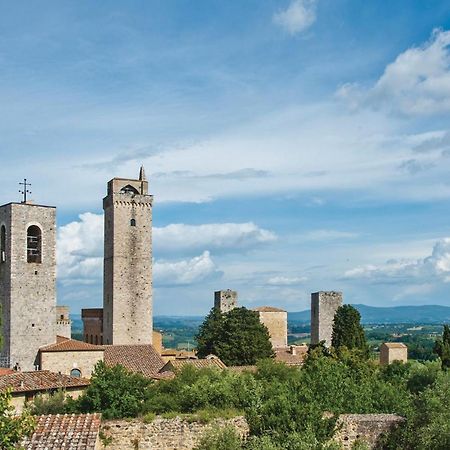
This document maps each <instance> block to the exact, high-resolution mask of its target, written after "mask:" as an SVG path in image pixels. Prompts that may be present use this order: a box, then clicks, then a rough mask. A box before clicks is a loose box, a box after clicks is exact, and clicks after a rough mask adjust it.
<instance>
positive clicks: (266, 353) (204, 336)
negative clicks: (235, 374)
mask: <svg viewBox="0 0 450 450" xmlns="http://www.w3.org/2000/svg"><path fill="white" fill-rule="evenodd" d="M196 339H197V343H198V345H197V352H198V356H199V357H201V358H204V357H205V356H207V355H209V354H211V353H212V354H214V355H216V356H218V357H219V358H220V359H221V360H222V361H223V362H224V363H225V364H227V365H230V366H245V365H253V364H256V361H257V360H259V359H263V358H271V357H273V350H272V344H271V343H270V336H269V331H268V330H267V328H266V327H265V326H264V325H263V324H262V323H261V322H260V320H259V317H258V314H257V313H256V312H254V311H250V310H249V309H247V308H235V309H233V310H231V311H229V312H228V313H225V314H221V313H220V312H219V311H217V310H215V308H213V310H211V312H210V313H209V315H208V316H207V317H206V319H205V321H204V322H203V324H202V325H201V327H200V330H199V333H198V335H197V336H196Z"/></svg>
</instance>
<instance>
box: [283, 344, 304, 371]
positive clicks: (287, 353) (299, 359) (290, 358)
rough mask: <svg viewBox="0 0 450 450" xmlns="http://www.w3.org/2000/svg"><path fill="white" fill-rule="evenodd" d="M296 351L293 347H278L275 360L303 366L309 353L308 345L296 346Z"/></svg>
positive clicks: (289, 364)
mask: <svg viewBox="0 0 450 450" xmlns="http://www.w3.org/2000/svg"><path fill="white" fill-rule="evenodd" d="M294 353H295V355H294V354H293V351H292V348H291V347H285V348H276V349H275V361H277V362H283V363H285V364H287V365H288V366H301V365H302V364H303V360H304V359H305V358H306V355H307V353H308V346H307V345H298V346H294Z"/></svg>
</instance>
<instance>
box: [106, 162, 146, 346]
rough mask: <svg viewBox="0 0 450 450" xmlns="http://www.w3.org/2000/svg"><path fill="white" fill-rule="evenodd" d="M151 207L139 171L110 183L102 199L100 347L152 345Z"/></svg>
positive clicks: (144, 181)
mask: <svg viewBox="0 0 450 450" xmlns="http://www.w3.org/2000/svg"><path fill="white" fill-rule="evenodd" d="M152 204H153V196H152V195H149V194H148V182H147V180H146V178H145V173H144V168H143V167H141V170H140V174H139V179H137V180H132V179H125V178H113V179H112V180H111V181H109V183H108V195H107V196H106V197H105V198H104V199H103V209H104V211H105V254H104V281H103V343H104V344H116V345H117V344H151V343H152V331H153V309H152V300H153V295H152Z"/></svg>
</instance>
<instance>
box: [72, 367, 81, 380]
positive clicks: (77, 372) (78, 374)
mask: <svg viewBox="0 0 450 450" xmlns="http://www.w3.org/2000/svg"><path fill="white" fill-rule="evenodd" d="M70 375H71V376H72V377H77V378H80V377H81V370H79V369H72V370H71V371H70Z"/></svg>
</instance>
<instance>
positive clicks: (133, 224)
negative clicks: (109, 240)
mask: <svg viewBox="0 0 450 450" xmlns="http://www.w3.org/2000/svg"><path fill="white" fill-rule="evenodd" d="M130 226H132V227H135V226H136V219H131V220H130Z"/></svg>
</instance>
